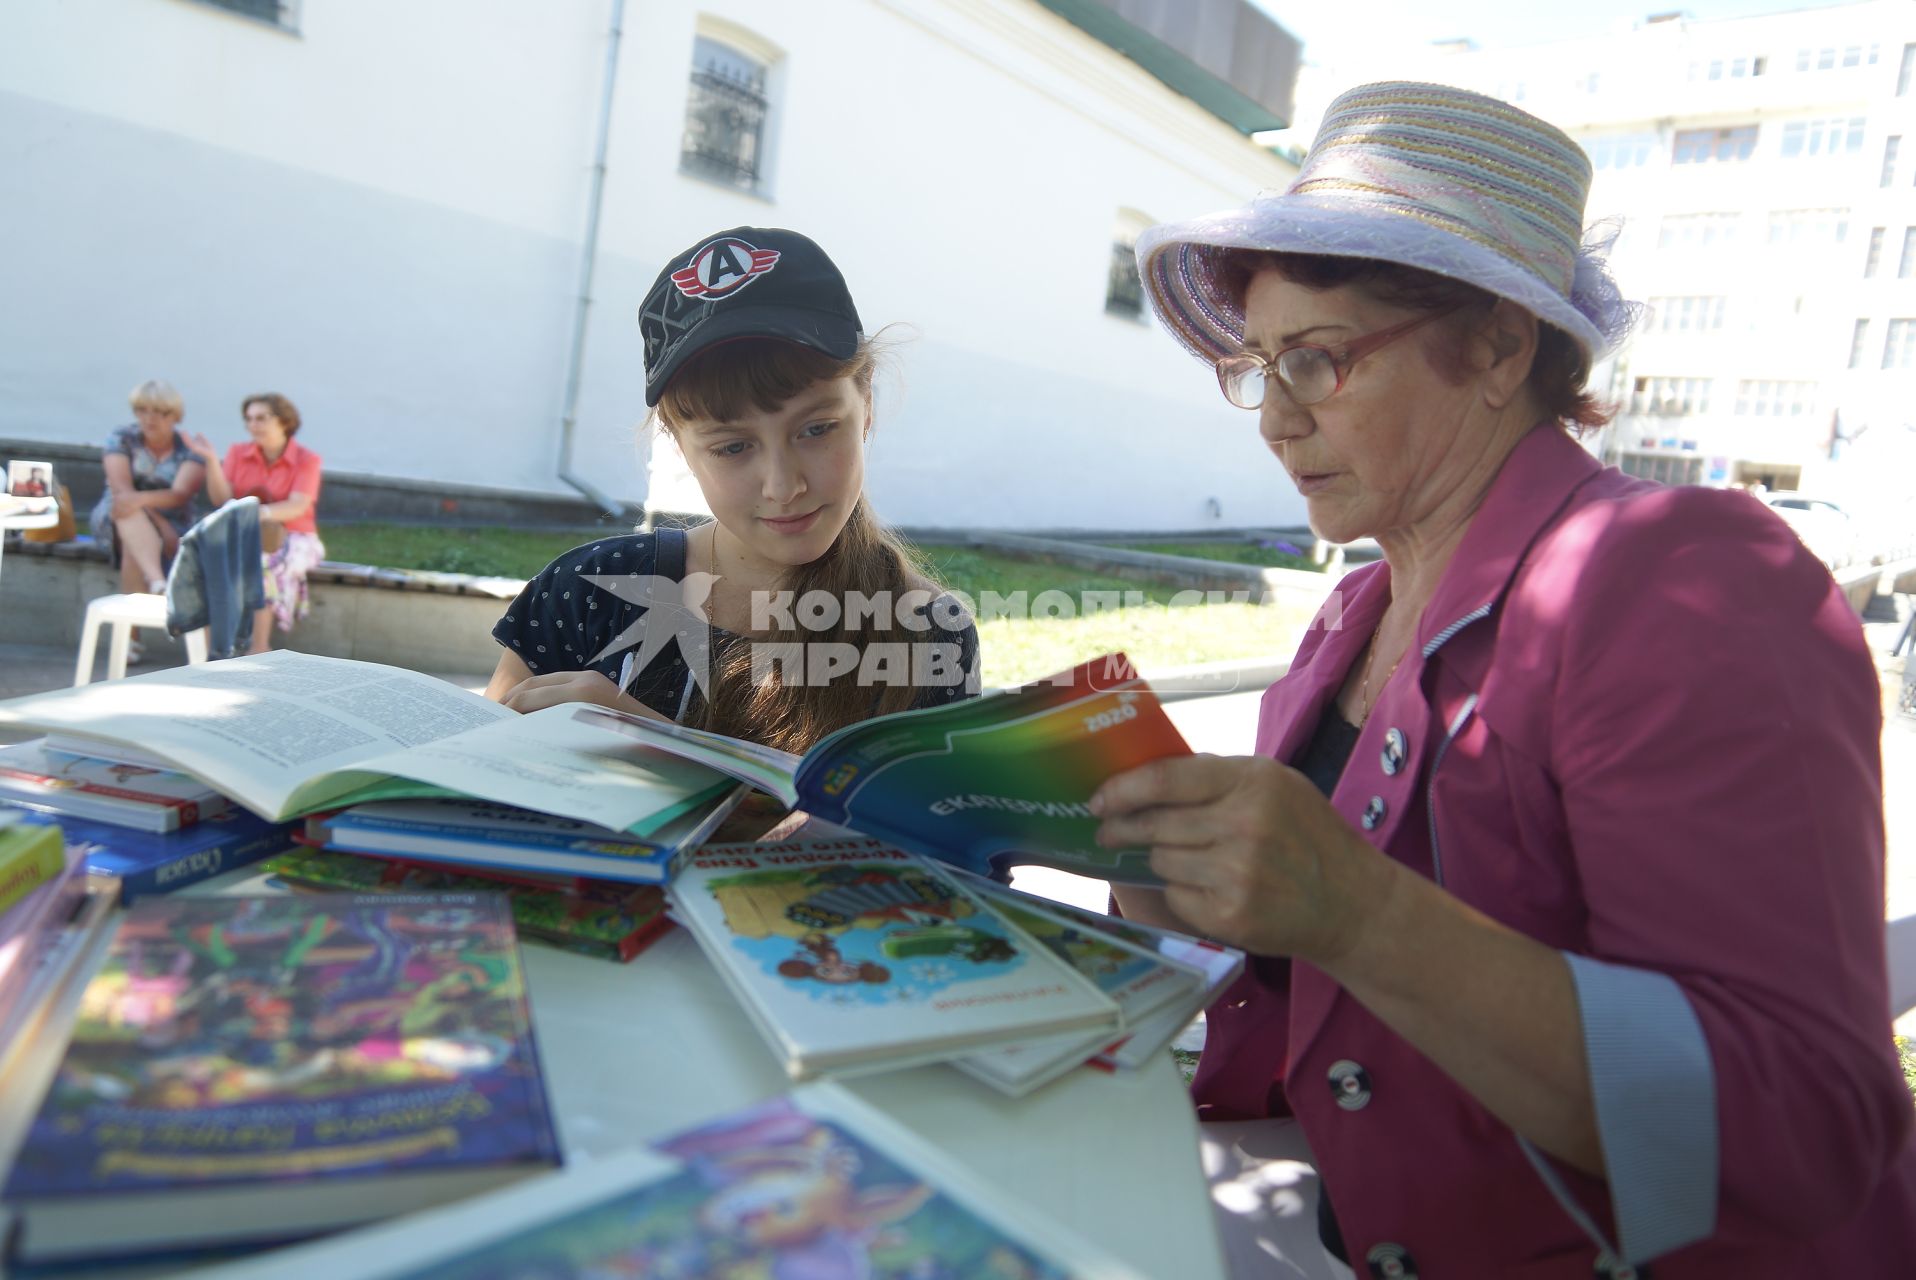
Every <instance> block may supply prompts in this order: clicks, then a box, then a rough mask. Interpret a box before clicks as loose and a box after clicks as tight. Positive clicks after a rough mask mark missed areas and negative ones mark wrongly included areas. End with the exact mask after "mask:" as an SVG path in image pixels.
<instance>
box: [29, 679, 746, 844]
mask: <svg viewBox="0 0 1916 1280" xmlns="http://www.w3.org/2000/svg"><path fill="white" fill-rule="evenodd" d="M574 710H575V708H574V707H572V706H570V705H560V706H555V707H548V708H546V709H545V710H543V711H536V712H534V713H532V714H531V715H526V716H522V715H520V714H518V713H517V712H515V711H508V710H507V709H506V708H504V707H502V706H500V705H499V704H497V703H495V702H490V701H488V700H487V699H485V698H482V697H480V696H479V695H478V694H476V693H468V692H466V691H465V690H464V689H460V688H457V687H456V686H454V685H451V684H448V683H446V682H445V681H443V680H437V679H434V678H433V677H431V676H426V675H421V674H419V673H418V672H415V671H405V670H401V669H400V668H398V667H388V666H382V665H380V664H379V663H376V662H353V661H349V660H347V659H344V658H321V657H316V656H314V655H312V654H305V653H293V652H290V651H287V650H280V651H276V652H273V653H262V654H255V655H251V656H248V657H244V658H233V659H230V660H228V661H225V662H214V663H208V664H205V665H203V666H190V667H176V668H173V669H171V670H166V671H153V672H148V673H146V674H144V675H138V676H134V677H132V678H131V679H126V680H112V681H108V682H106V683H104V684H89V685H82V686H80V687H79V688H76V689H60V690H56V691H54V692H52V693H39V694H33V695H31V696H29V697H25V698H14V699H11V700H9V701H6V702H0V724H15V725H23V726H26V727H28V728H35V729H42V730H46V731H47V732H49V733H55V734H58V735H59V737H60V741H61V742H62V743H64V744H65V745H67V746H69V747H71V748H73V749H76V750H83V751H86V752H88V753H89V754H92V755H97V756H102V757H104V758H107V759H115V758H127V757H131V758H132V759H133V762H135V763H147V762H150V761H154V760H157V761H161V762H163V763H164V764H165V765H166V767H168V768H171V769H177V770H179V771H180V772H182V773H187V774H191V775H192V776H193V777H195V778H197V779H199V780H200V781H201V782H204V783H205V784H206V785H207V786H209V787H212V788H213V789H214V790H216V791H218V792H220V793H221V794H223V795H227V796H231V797H232V798H233V799H235V800H237V801H239V802H240V803H241V804H243V805H245V806H246V807H247V808H248V809H251V810H252V811H253V812H255V813H257V814H259V815H260V816H261V817H264V818H268V819H271V820H273V821H284V820H285V819H287V818H292V817H296V816H298V815H300V814H305V813H311V812H314V811H316V810H319V809H330V808H343V807H344V806H346V805H351V804H357V803H360V802H362V801H367V800H388V799H399V798H413V797H434V796H449V795H467V796H475V797H478V798H480V799H484V800H493V801H497V802H499V803H502V804H511V805H517V806H519V807H520V808H522V809H534V810H537V811H538V812H541V813H552V814H558V815H560V816H561V817H567V818H577V819H580V820H581V821H585V822H592V823H596V824H598V825H599V826H602V827H610V828H611V829H613V830H614V831H625V832H630V833H632V834H634V835H637V836H640V837H642V838H643V837H647V836H650V835H652V834H653V833H655V832H657V831H658V830H659V829H660V828H662V827H664V826H666V825H667V824H668V823H670V822H671V821H672V820H673V819H674V818H677V817H680V816H681V815H684V814H686V813H688V812H691V811H693V810H696V809H702V808H704V807H706V806H710V805H715V804H717V803H719V802H720V801H721V799H722V798H723V797H724V796H725V795H726V793H727V792H729V791H730V790H731V789H732V785H733V784H732V783H731V782H729V781H728V780H727V779H725V778H724V777H721V776H720V775H718V774H716V773H713V772H712V771H711V770H709V769H707V768H703V767H701V766H699V765H697V764H692V763H689V762H687V761H686V760H684V759H681V758H679V757H677V756H675V755H667V754H664V753H662V752H659V751H654V750H650V749H648V748H647V747H645V746H644V745H642V744H639V743H635V742H634V741H632V739H631V738H630V737H629V736H624V735H621V734H616V733H608V732H606V731H605V730H604V729H603V728H601V727H597V726H596V725H595V724H594V723H593V722H590V721H585V720H580V719H578V718H576V717H575V715H574Z"/></svg>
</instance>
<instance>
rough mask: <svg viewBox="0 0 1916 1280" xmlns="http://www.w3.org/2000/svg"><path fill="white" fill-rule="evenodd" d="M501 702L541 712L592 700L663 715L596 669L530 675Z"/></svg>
mask: <svg viewBox="0 0 1916 1280" xmlns="http://www.w3.org/2000/svg"><path fill="white" fill-rule="evenodd" d="M499 701H500V703H501V704H502V705H503V706H506V707H509V708H511V709H512V710H514V711H518V712H522V713H523V712H528V711H540V710H543V709H544V708H546V707H552V706H557V705H558V704H559V703H561V702H592V703H597V704H598V705H599V706H602V707H611V708H612V709H613V710H614V711H624V712H627V713H628V714H631V715H635V716H644V717H646V718H647V719H650V720H663V719H665V717H664V716H662V715H660V714H659V713H658V712H656V711H654V710H652V708H650V707H648V706H646V705H645V704H644V703H643V702H640V701H639V700H638V699H637V698H634V697H631V696H629V695H627V694H624V693H621V692H620V691H619V686H618V685H616V684H613V683H612V682H611V681H610V680H608V679H606V678H605V677H604V676H603V675H600V674H599V673H598V672H597V671H555V672H553V673H552V674H551V675H544V676H528V677H526V678H525V679H524V680H521V681H520V682H519V683H518V684H516V685H514V686H512V688H511V689H509V690H508V691H507V692H506V696H505V697H503V698H501V699H500V700H499Z"/></svg>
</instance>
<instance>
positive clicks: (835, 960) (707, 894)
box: [667, 838, 1118, 1080]
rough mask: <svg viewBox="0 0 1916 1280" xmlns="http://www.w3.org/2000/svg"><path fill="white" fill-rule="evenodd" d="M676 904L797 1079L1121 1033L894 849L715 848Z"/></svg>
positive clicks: (1020, 941)
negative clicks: (1044, 1038) (1026, 1042)
mask: <svg viewBox="0 0 1916 1280" xmlns="http://www.w3.org/2000/svg"><path fill="white" fill-rule="evenodd" d="M667 897H668V900H669V901H670V902H671V904H672V908H673V914H674V915H676V916H677V917H678V919H679V920H680V922H681V923H683V924H684V925H685V926H686V927H687V928H688V929H690V930H691V931H692V933H693V936H694V937H696V938H697V939H698V942H699V945H700V947H701V948H702V949H703V950H704V951H705V953H706V955H707V956H709V957H710V958H711V960H712V963H713V965H714V966H715V967H716V968H717V969H718V971H719V973H720V974H721V975H722V976H723V977H724V978H725V981H726V982H727V983H728V984H729V985H730V986H731V988H732V990H733V992H734V993H735V994H737V996H738V997H739V1001H740V1003H741V1004H742V1005H743V1006H744V1007H745V1009H746V1011H747V1012H748V1013H749V1014H750V1015H751V1016H752V1018H753V1019H754V1021H755V1022H756V1023H757V1024H758V1027H759V1030H760V1031H761V1033H762V1034H763V1035H764V1036H765V1038H766V1040H767V1041H768V1042H769V1043H770V1044H771V1045H772V1048H773V1050H774V1052H775V1053H776V1054H777V1055H778V1057H779V1059H780V1061H781V1062H782V1063H783V1064H784V1067H785V1070H786V1072H787V1074H789V1075H790V1076H792V1077H793V1078H794V1079H800V1080H802V1079H806V1078H808V1077H811V1076H815V1075H819V1074H825V1073H849V1072H853V1071H860V1070H885V1069H890V1068H893V1067H902V1066H911V1065H917V1064H921V1063H926V1062H942V1061H948V1060H950V1059H952V1058H955V1057H959V1056H962V1055H964V1054H966V1053H970V1052H973V1051H975V1050H978V1049H981V1048H985V1047H987V1046H990V1045H995V1044H1005V1043H1009V1042H1012V1041H1015V1040H1021V1039H1030V1038H1032V1037H1034V1036H1038V1035H1045V1034H1050V1033H1062V1032H1066V1031H1074V1030H1082V1031H1084V1032H1085V1033H1086V1034H1087V1035H1088V1034H1090V1033H1091V1032H1093V1031H1097V1030H1104V1031H1115V1029H1116V1028H1117V1026H1118V1008H1117V1005H1116V1004H1115V1003H1113V1002H1112V1001H1111V1000H1110V999H1109V998H1108V997H1106V996H1105V995H1104V994H1103V993H1102V992H1100V991H1099V990H1098V989H1097V987H1096V986H1094V985H1093V984H1092V983H1090V982H1088V981H1087V980H1085V979H1084V978H1082V977H1080V976H1079V975H1078V974H1077V972H1076V971H1074V970H1073V969H1072V968H1071V966H1070V965H1068V964H1066V963H1064V962H1063V961H1062V960H1059V959H1058V958H1057V957H1056V956H1054V955H1052V954H1051V952H1049V951H1048V950H1046V949H1045V948H1044V947H1043V946H1041V945H1039V944H1038V943H1036V942H1034V941H1032V939H1031V938H1030V937H1028V936H1027V935H1026V934H1025V933H1024V932H1023V931H1022V930H1020V929H1018V928H1017V927H1016V926H1015V925H1012V924H1009V923H1007V922H1006V921H1004V920H1003V919H1001V918H1000V917H999V916H997V915H996V914H994V913H993V912H992V911H990V910H989V909H988V908H986V907H985V906H984V905H983V904H982V903H981V902H980V900H979V899H978V898H977V897H976V895H974V894H973V893H972V892H970V891H969V890H967V889H965V888H963V887H961V886H960V885H959V884H958V883H957V880H956V878H955V877H954V876H953V875H951V874H950V873H948V872H946V871H944V870H943V869H942V868H940V867H938V865H937V864H936V863H932V862H927V861H925V860H923V859H920V858H917V857H914V856H913V855H911V854H908V853H905V852H903V851H902V850H900V849H897V848H895V847H892V846H888V845H886V844H884V843H883V842H882V841H877V840H868V839H862V838H861V839H851V840H816V841H814V840H795V841H790V842H787V843H783V844H733V845H707V846H706V847H705V848H704V849H701V850H700V851H699V852H697V853H696V854H694V855H693V856H692V857H691V858H690V859H689V860H688V862H687V863H686V866H685V867H684V869H683V870H681V871H680V872H679V874H678V877H677V878H676V879H674V880H673V881H672V883H671V885H670V886H669V887H668V889H667ZM1107 1038H1109V1037H1107Z"/></svg>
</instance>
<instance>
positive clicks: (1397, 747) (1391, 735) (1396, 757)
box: [1378, 729, 1410, 777]
mask: <svg viewBox="0 0 1916 1280" xmlns="http://www.w3.org/2000/svg"><path fill="white" fill-rule="evenodd" d="M1409 758H1410V740H1409V739H1407V738H1406V737H1404V731H1403V730H1402V729H1392V730H1391V731H1390V732H1388V733H1386V734H1385V735H1384V751H1383V754H1382V755H1381V756H1380V757H1379V759H1378V763H1380V764H1382V765H1383V766H1384V772H1385V774H1387V775H1389V776H1392V777H1395V776H1396V774H1397V771H1398V770H1399V769H1402V768H1403V767H1404V761H1406V760H1408V759H1409Z"/></svg>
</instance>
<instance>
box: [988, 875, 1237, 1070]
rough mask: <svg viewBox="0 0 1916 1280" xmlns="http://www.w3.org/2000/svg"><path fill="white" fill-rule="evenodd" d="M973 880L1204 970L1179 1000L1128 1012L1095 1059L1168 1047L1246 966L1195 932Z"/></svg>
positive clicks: (1128, 1057)
mask: <svg viewBox="0 0 1916 1280" xmlns="http://www.w3.org/2000/svg"><path fill="white" fill-rule="evenodd" d="M967 883H969V884H970V885H971V886H972V887H973V888H975V889H977V890H978V891H979V892H980V893H982V894H984V895H985V897H986V898H987V900H989V901H990V902H991V903H992V904H993V905H994V906H998V907H1000V908H1001V909H1002V908H1003V907H1004V906H1005V904H1006V903H1016V904H1020V905H1023V906H1024V907H1026V908H1027V909H1029V910H1034V911H1042V912H1044V913H1045V914H1046V915H1048V916H1051V917H1054V918H1056V919H1058V920H1060V921H1065V922H1069V923H1070V924H1071V925H1073V926H1075V927H1076V928H1078V929H1081V930H1083V931H1085V932H1086V933H1096V934H1102V935H1104V936H1105V937H1106V938H1108V939H1109V940H1110V941H1111V942H1112V943H1113V944H1114V945H1117V946H1123V947H1128V948H1132V949H1135V950H1139V951H1147V952H1151V953H1154V954H1156V955H1157V956H1159V957H1161V958H1162V959H1163V960H1165V961H1167V962H1169V963H1171V964H1175V965H1178V966H1180V967H1182V968H1183V969H1184V970H1185V971H1187V972H1189V973H1192V974H1195V975H1197V976H1198V978H1199V983H1198V986H1197V987H1196V988H1195V989H1193V990H1190V991H1188V992H1185V993H1183V994H1182V995H1181V996H1180V998H1178V999H1177V1000H1173V1001H1168V1002H1167V1003H1166V1004H1165V1006H1164V1007H1163V1008H1162V1009H1159V1010H1157V1011H1155V1012H1150V1013H1144V1012H1136V1013H1134V1015H1133V1016H1132V1017H1130V1018H1127V1019H1126V1029H1125V1037H1124V1039H1123V1040H1121V1041H1119V1042H1118V1043H1117V1044H1116V1045H1114V1046H1113V1047H1111V1048H1109V1049H1107V1050H1106V1051H1104V1052H1103V1053H1100V1054H1099V1055H1098V1056H1097V1058H1096V1059H1094V1061H1097V1062H1099V1063H1101V1064H1102V1065H1105V1066H1110V1067H1120V1068H1127V1069H1129V1068H1135V1067H1139V1066H1142V1065H1144V1064H1145V1063H1146V1062H1148V1061H1150V1060H1151V1059H1153V1058H1155V1057H1157V1056H1158V1055H1159V1054H1161V1053H1163V1052H1164V1051H1165V1049H1166V1048H1168V1047H1169V1046H1170V1044H1171V1042H1172V1041H1173V1040H1175V1039H1176V1038H1177V1036H1178V1033H1179V1032H1181V1031H1183V1030H1184V1028H1186V1027H1187V1026H1189V1025H1190V1024H1191V1020H1192V1019H1193V1018H1195V1017H1196V1016H1197V1015H1198V1013H1199V1011H1200V1010H1202V1009H1204V1008H1205V1007H1206V1006H1208V1005H1209V1004H1210V1003H1211V1002H1212V1001H1214V1000H1216V999H1217V997H1218V996H1220V995H1221V994H1223V991H1224V988H1226V987H1228V986H1230V985H1231V983H1233V982H1235V981H1236V980H1237V976H1238V975H1239V974H1240V973H1243V972H1244V963H1245V960H1244V953H1243V952H1242V951H1239V950H1237V949H1236V948H1234V947H1227V946H1224V945H1222V944H1220V943H1216V942H1211V941H1209V940H1208V939H1204V938H1193V937H1189V936H1187V935H1185V934H1182V933H1176V932H1174V931H1172V930H1170V929H1159V928H1157V927H1155V926H1153V925H1146V924H1139V923H1137V922H1136V921H1133V920H1126V919H1125V918H1124V917H1122V916H1109V915H1105V914H1103V913H1102V912H1098V911H1086V910H1085V909H1083V908H1082V907H1076V906H1072V905H1071V904H1070V903H1067V902H1054V901H1052V900H1051V899H1049V898H1037V897H1033V896H1032V895H1030V894H1028V893H1022V892H1020V891H1019V890H1017V889H1013V888H1010V887H1009V886H1006V885H1000V884H993V883H989V882H985V881H980V880H977V879H972V880H969V881H967Z"/></svg>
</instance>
